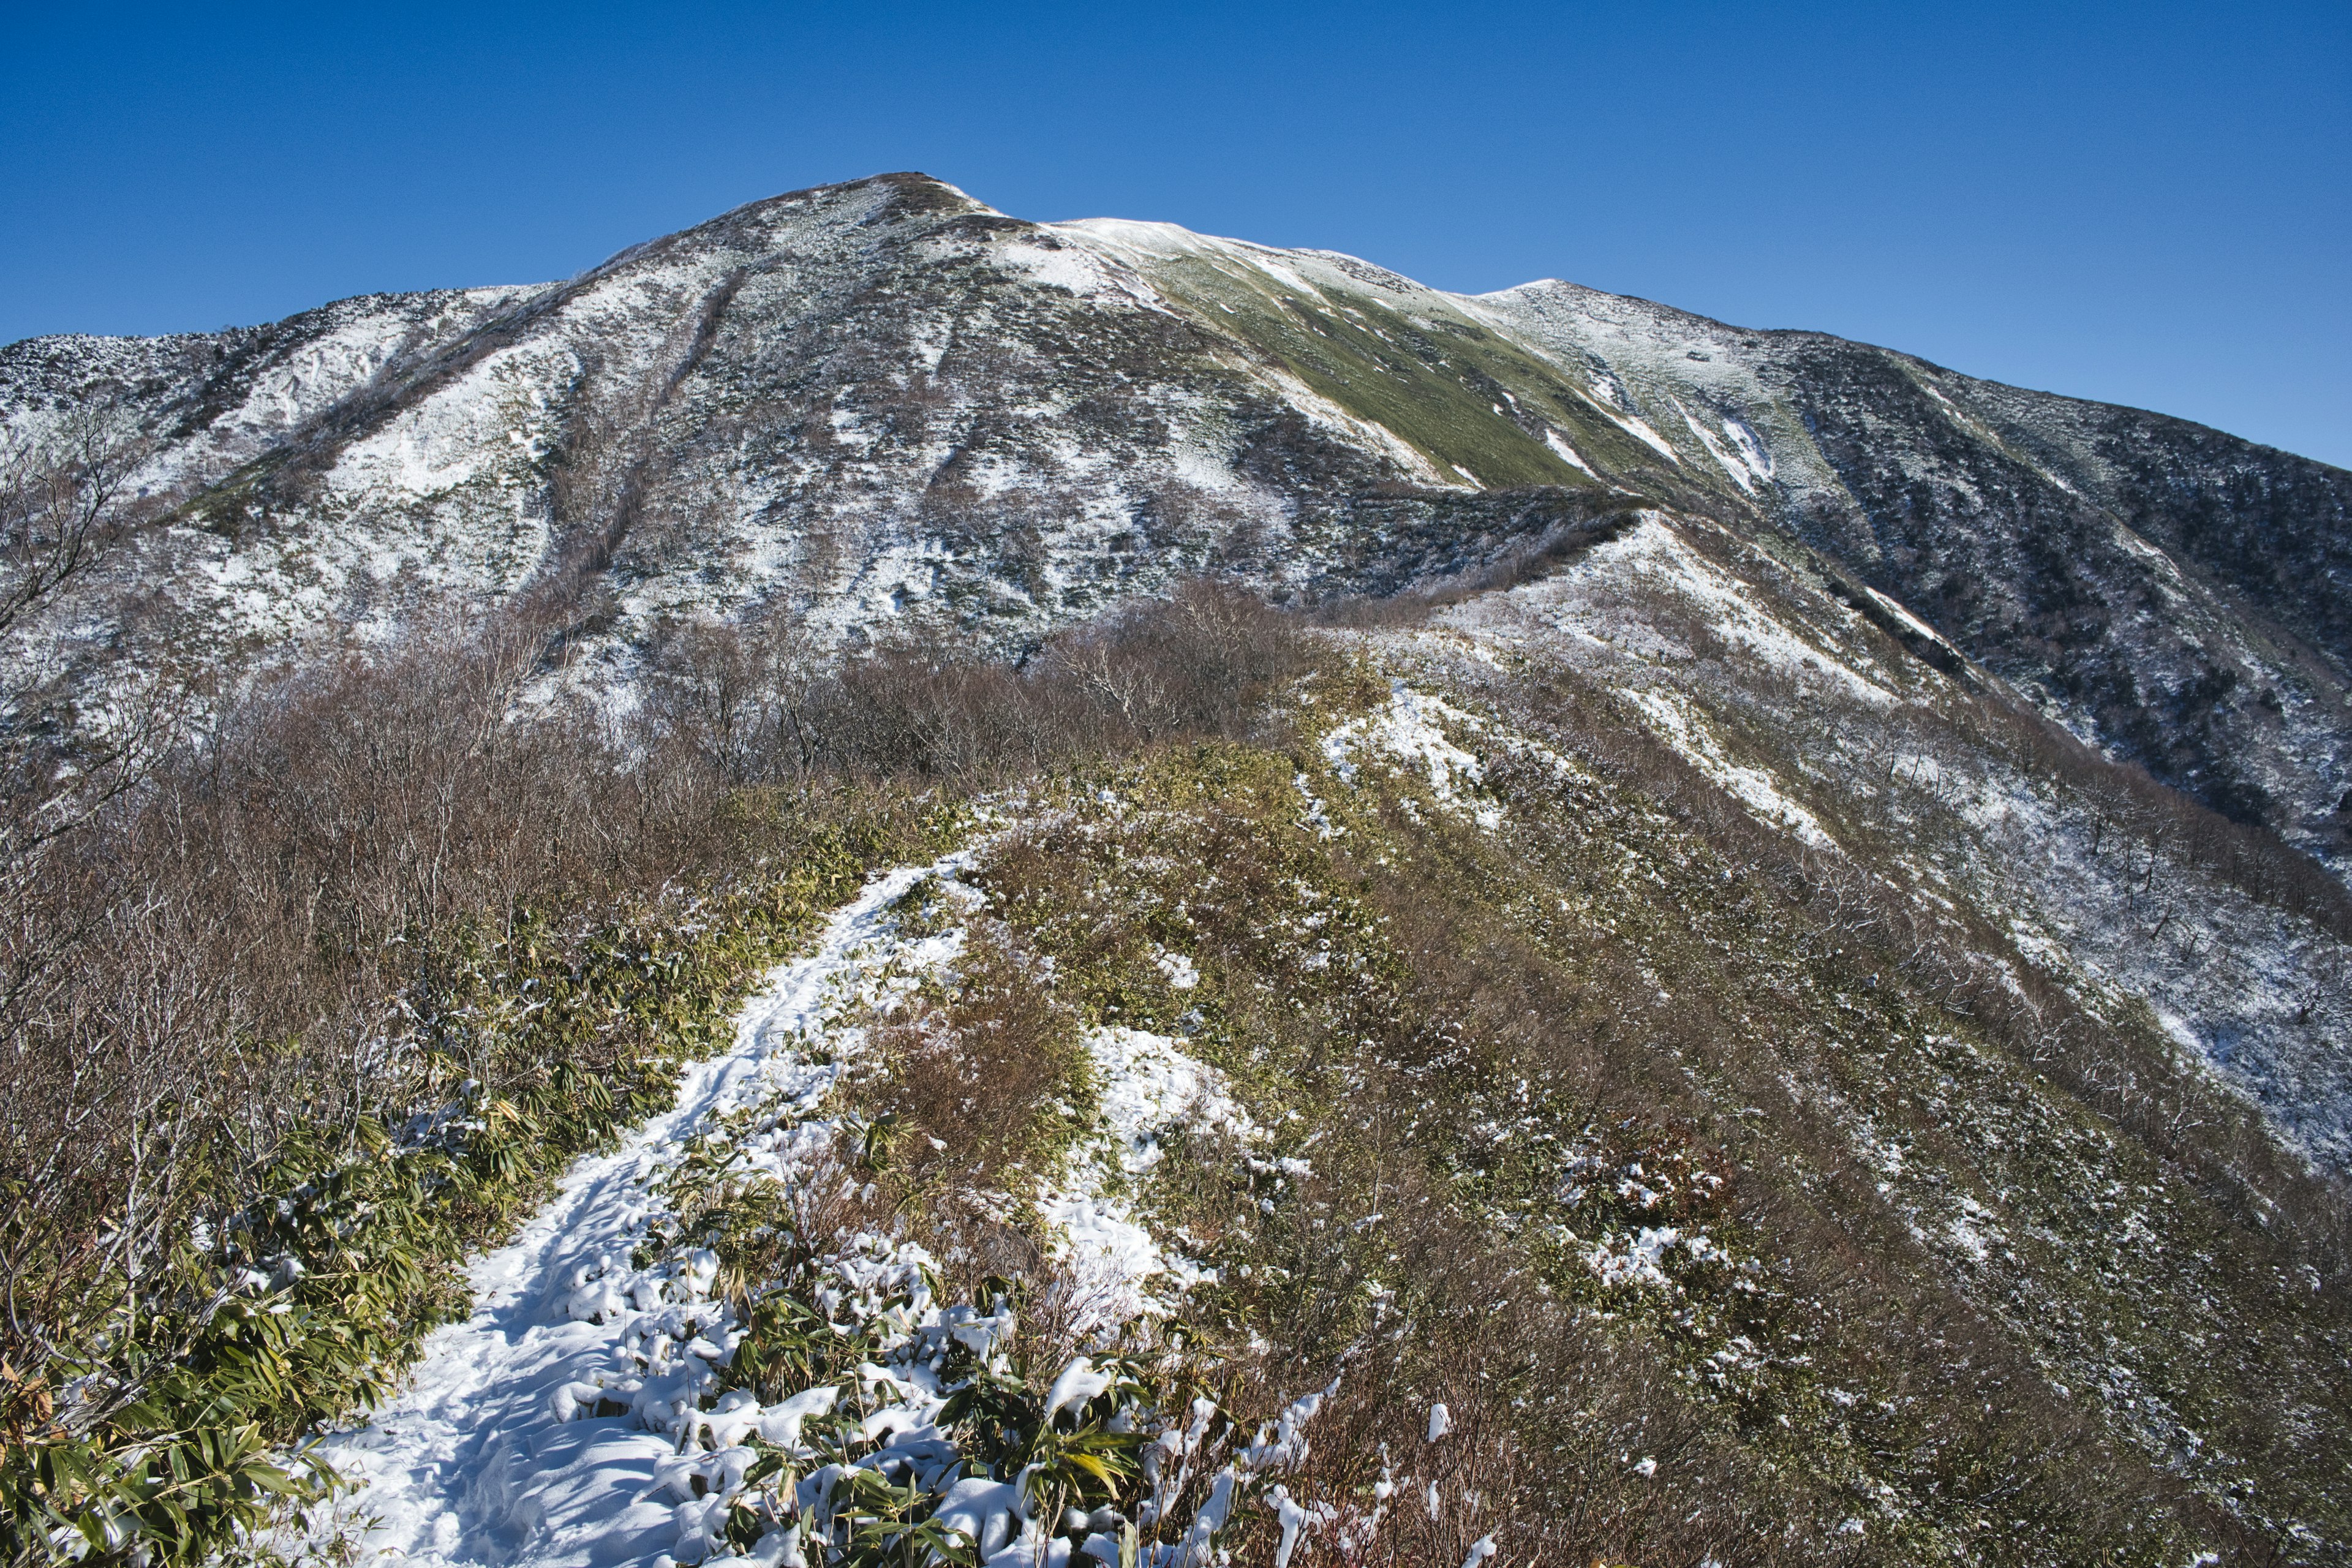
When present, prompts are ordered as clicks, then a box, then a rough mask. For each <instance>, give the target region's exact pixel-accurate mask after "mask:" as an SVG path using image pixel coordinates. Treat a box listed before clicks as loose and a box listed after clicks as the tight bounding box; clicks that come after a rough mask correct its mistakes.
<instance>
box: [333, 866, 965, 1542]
mask: <svg viewBox="0 0 2352 1568" xmlns="http://www.w3.org/2000/svg"><path fill="white" fill-rule="evenodd" d="M970 863H971V858H970V855H969V853H968V852H959V853H957V854H955V855H950V856H948V857H946V858H943V859H941V860H940V861H939V862H937V863H935V864H933V865H931V866H928V867H905V868H898V869H897V870H894V871H891V872H889V873H887V874H886V875H883V876H881V877H877V879H874V880H872V881H870V882H869V883H867V884H866V888H865V889H864V890H863V891H861V892H860V893H859V894H858V896H857V897H856V899H854V900H851V901H850V902H849V903H848V904H847V905H845V906H844V907H843V908H842V909H841V910H837V911H836V912H835V914H834V915H833V917H832V918H831V920H830V921H828V922H827V924H826V926H825V928H824V932H823V934H822V936H821V937H820V939H819V941H818V942H817V945H816V948H815V950H814V952H811V953H810V954H808V955H807V956H806V957H804V958H801V959H797V960H794V961H793V962H792V963H786V964H783V965H782V966H780V967H779V968H778V969H777V970H776V971H774V972H773V973H772V974H770V975H769V976H768V978H767V981H766V983H765V984H763V985H762V986H761V989H760V991H759V993H758V994H755V995H754V996H753V997H752V998H751V1001H750V1002H749V1003H747V1004H746V1005H745V1006H744V1008H743V1011H742V1012H741V1014H740V1016H739V1017H738V1019H737V1024H736V1032H735V1042H734V1044H733V1046H732V1047H730V1048H729V1049H728V1050H727V1051H725V1052H724V1053H722V1054H721V1055H719V1056H716V1057H713V1058H709V1059H708V1060H706V1061H702V1062H698V1063H696V1064H695V1065H693V1066H692V1067H691V1068H688V1070H687V1073H686V1075H685V1079H684V1081H683V1082H682V1084H681V1085H680V1087H679V1090H678V1097H677V1104H676V1106H675V1108H674V1109H672V1110H669V1111H667V1112H666V1113H665V1114H663V1115H660V1116H657V1117H655V1118H654V1119H652V1120H651V1121H647V1122H646V1124H645V1125H644V1126H643V1127H642V1128H640V1129H639V1130H638V1131H636V1132H635V1133H634V1134H632V1135H631V1136H630V1137H629V1138H628V1139H627V1140H626V1141H625V1142H624V1143H623V1144H622V1146H621V1147H620V1148H619V1149H617V1150H615V1151H614V1152H612V1153H609V1154H603V1155H595V1156H591V1157H589V1158H586V1159H583V1160H582V1161H581V1162H580V1163H578V1164H576V1165H575V1166H573V1167H572V1170H571V1171H570V1172H569V1173H567V1174H566V1175H565V1177H564V1179H563V1182H562V1186H561V1187H560V1188H559V1189H558V1191H557V1193H556V1195H555V1197H554V1199H553V1201H551V1203H550V1204H549V1205H547V1206H546V1207H545V1208H544V1209H542V1210H541V1212H540V1213H539V1214H538V1215H535V1216H534V1217H533V1218H532V1219H531V1220H530V1222H529V1223H528V1224H527V1225H525V1226H523V1228H522V1231H521V1233H520V1235H518V1236H517V1237H515V1239H514V1240H513V1241H512V1242H510V1243H509V1244H508V1245H507V1246H505V1247H499V1248H498V1249H497V1250H496V1251H493V1252H490V1253H488V1254H486V1255H485V1256H483V1257H482V1258H479V1259H478V1261H476V1262H475V1263H474V1264H473V1265H472V1267H471V1268H470V1269H469V1270H468V1275H469V1278H470V1280H471V1282H472V1286H473V1289H474V1296H475V1301H476V1306H475V1310H474V1314H473V1316H472V1317H471V1318H470V1319H468V1320H467V1321H465V1322H463V1323H456V1324H451V1325H449V1326H447V1327H445V1328H443V1329H441V1330H439V1331H436V1333H434V1334H433V1335H432V1336H431V1337H430V1338H429V1339H428V1340H427V1341H426V1342H425V1353H424V1357H423V1360H422V1361H421V1362H420V1363H419V1364H418V1365H417V1367H416V1369H415V1374H414V1375H413V1377H412V1378H411V1379H410V1381H409V1384H408V1385H407V1387H406V1388H405V1390H404V1392H403V1393H402V1394H399V1395H398V1396H397V1397H396V1398H395V1399H394V1400H392V1401H391V1402H390V1403H388V1404H387V1405H384V1406H383V1408H382V1409H380V1410H379V1411H378V1412H376V1414H375V1415H374V1418H373V1420H372V1421H370V1422H369V1423H368V1424H367V1425H366V1426H363V1427H361V1428H359V1429H357V1430H355V1431H352V1432H347V1433H342V1434H338V1435H336V1436H332V1437H331V1438H329V1439H327V1440H326V1441H325V1442H323V1443H322V1444H321V1445H320V1457H321V1458H324V1459H326V1461H327V1462H328V1463H330V1464H331V1465H332V1466H334V1467H335V1468H336V1469H337V1470H339V1471H340V1472H341V1473H342V1475H343V1476H344V1477H345V1478H346V1479H349V1480H351V1481H352V1482H353V1483H355V1489H354V1491H353V1492H352V1494H351V1495H350V1496H349V1497H348V1498H347V1499H346V1500H345V1503H344V1507H343V1509H342V1510H341V1513H342V1516H343V1517H344V1518H345V1519H346V1520H347V1521H350V1523H351V1524H352V1525H354V1526H357V1527H360V1528H362V1530H363V1542H362V1543H363V1548H364V1551H365V1552H366V1554H368V1555H374V1554H377V1553H383V1554H386V1555H397V1556H401V1557H405V1558H409V1559H413V1560H415V1561H418V1562H422V1563H448V1564H453V1565H454V1564H499V1565H505V1564H541V1563H544V1564H550V1565H555V1564H562V1565H564V1568H575V1565H581V1568H586V1565H593V1568H602V1565H605V1564H621V1563H650V1562H652V1560H653V1559H655V1558H656V1557H657V1556H659V1555H661V1554H662V1553H664V1552H667V1551H669V1550H670V1549H671V1548H672V1547H673V1546H674V1545H675V1543H676V1542H677V1525H676V1523H675V1521H674V1517H673V1502H672V1500H670V1499H669V1498H668V1497H667V1492H666V1491H662V1490H661V1488H662V1486H663V1478H662V1477H661V1476H660V1475H658V1474H657V1468H658V1467H660V1466H661V1465H662V1463H663V1461H665V1460H669V1459H672V1458H674V1456H675V1455H676V1453H677V1442H676V1440H675V1439H674V1438H673V1437H672V1436H670V1435H669V1434H667V1433H666V1432H663V1431H658V1430H651V1429H647V1428H646V1426H645V1425H644V1424H643V1423H641V1422H638V1421H635V1420H632V1419H630V1418H627V1417H618V1416H614V1417H607V1418H603V1419H586V1420H579V1419H566V1417H568V1416H570V1415H572V1406H573V1405H575V1404H577V1403H579V1401H577V1400H575V1399H572V1398H571V1397H569V1396H567V1394H566V1391H567V1390H575V1389H579V1388H580V1385H582V1384H585V1383H589V1382H591V1381H593V1379H594V1378H595V1375H596V1374H597V1373H600V1372H601V1373H611V1372H612V1371H613V1370H614V1368H615V1367H616V1366H619V1367H626V1366H627V1365H629V1364H630V1359H629V1350H630V1348H631V1346H632V1345H635V1344H641V1343H643V1342H644V1341H645V1340H646V1338H647V1337H648V1336H649V1335H652V1334H655V1333H662V1332H667V1333H670V1334H672V1335H674V1336H675V1337H676V1342H677V1343H678V1345H679V1346H680V1347H681V1348H682V1349H683V1351H684V1352H687V1353H685V1354H683V1355H680V1356H678V1358H677V1362H676V1363H674V1364H676V1365H677V1366H679V1367H681V1368H682V1369H683V1370H681V1371H679V1372H678V1373H677V1374H676V1375H675V1376H673V1377H672V1378H671V1379H670V1380H669V1383H668V1384H667V1385H665V1386H664V1387H662V1388H659V1389H656V1388H655V1387H651V1386H648V1387H647V1388H646V1391H645V1393H646V1394H647V1395H653V1394H662V1393H667V1394H679V1395H685V1396H688V1397H691V1394H692V1392H693V1387H694V1379H695V1378H696V1377H698V1376H702V1377H707V1376H708V1373H707V1371H704V1370H703V1368H704V1366H705V1364H706V1363H707V1361H710V1360H716V1359H718V1356H719V1347H717V1346H712V1345H708V1344H706V1343H705V1342H703V1341H701V1340H700V1339H699V1337H698V1335H697V1327H698V1324H699V1325H702V1326H709V1327H711V1328H712V1329H713V1331H717V1325H716V1323H715V1322H714V1321H712V1319H713V1314H712V1313H711V1312H710V1311H709V1310H705V1309H698V1307H697V1306H696V1305H695V1303H694V1301H693V1300H691V1299H689V1300H686V1301H685V1302H684V1304H683V1305H678V1304H668V1305H667V1307H666V1302H665V1300H664V1297H663V1294H662V1292H661V1290H660V1289H659V1288H658V1287H656V1288H654V1289H650V1290H649V1289H648V1288H647V1286H646V1281H645V1279H643V1277H642V1276H639V1277H637V1278H636V1279H634V1280H632V1279H629V1275H630V1269H629V1266H628V1255H629V1251H630V1248H631V1247H632V1246H633V1244H634V1242H635V1238H636V1237H637V1236H638V1235H639V1233H640V1231H641V1228H642V1225H643V1222H644V1220H645V1219H646V1216H647V1215H648V1214H649V1213H650V1212H651V1211H652V1209H653V1207H654V1204H655V1200H654V1196H653V1192H652V1189H653V1185H654V1184H655V1183H656V1181H657V1180H658V1179H659V1177H660V1175H661V1173H662V1172H663V1170H664V1169H665V1168H666V1167H667V1165H668V1164H669V1163H671V1162H672V1161H673V1160H674V1159H675V1158H676V1157H677V1153H678V1152H679V1151H680V1149H681V1148H682V1147H683V1145H684V1144H685V1143H686V1142H687V1140H688V1138H689V1137H690V1136H691V1135H692V1134H693V1132H694V1131H695V1129H696V1128H697V1127H698V1125H700V1124H701V1123H702V1122H703V1121H704V1119H705V1118H706V1117H708V1116H709V1115H710V1114H712V1113H713V1112H715V1111H723V1110H729V1109H731V1108H733V1107H735V1106H739V1105H742V1104H745V1103H749V1102H750V1101H751V1100H754V1099H767V1098H771V1097H773V1096H776V1095H778V1094H779V1093H781V1094H783V1095H786V1096H789V1097H791V1098H793V1099H794V1100H800V1101H802V1102H803V1103H804V1104H805V1105H807V1106H808V1107H809V1108H811V1109H814V1106H815V1104H816V1103H817V1102H818V1101H819V1100H822V1099H823V1097H824V1093H825V1091H826V1090H827V1089H829V1088H830V1087H831V1085H832V1082H833V1079H834V1077H835V1071H836V1069H835V1068H833V1067H830V1066H826V1065H824V1064H822V1063H820V1062H817V1061H814V1060H812V1059H811V1058H812V1053H811V1052H809V1051H808V1050H806V1049H805V1048H804V1047H806V1045H807V1044H808V1043H809V1041H810V1040H811V1039H812V1038H813V1037H816V1036H820V1035H822V1034H823V1033H824V1030H825V1029H826V1027H827V1026H828V1019H827V1013H828V1009H829V1007H830V1006H832V1005H835V1004H837V1003H838V1002H839V1001H841V1000H842V999H843V997H844V995H845V993H849V992H854V991H855V990H856V989H857V983H858V982H859V981H861V980H863V979H866V978H867V977H870V976H871V975H872V974H873V973H874V972H875V970H876V969H877V958H878V956H879V955H881V954H882V953H884V952H886V951H887V949H889V948H890V947H891V946H892V941H891V939H892V930H891V921H890V920H889V917H888V914H887V910H888V909H889V907H890V906H891V904H893V903H894V902H896V901H897V900H898V899H899V898H900V897H901V896H902V895H903V894H905V893H906V892H907V891H908V889H910V888H912V887H913V886H914V885H915V884H916V883H917V882H918V881H919V880H920V879H922V878H923V877H925V876H929V875H937V876H940V877H942V878H951V877H953V876H954V875H955V874H956V873H957V872H959V871H961V870H962V869H964V868H966V867H968V866H969V865H970ZM900 946H901V951H902V952H904V953H905V955H906V956H908V957H910V958H913V959H915V960H916V961H917V962H918V963H924V962H930V963H936V962H940V961H942V960H944V959H945V958H947V957H949V956H950V955H951V951H952V940H951V939H940V938H934V939H931V940H930V941H929V942H918V943H908V944H900ZM934 946H936V947H940V949H941V950H942V951H940V952H928V951H922V950H925V949H928V948H930V947H934ZM681 1283H685V1284H688V1285H689V1287H691V1286H692V1285H697V1284H698V1285H699V1286H700V1287H705V1288H707V1286H708V1284H709V1281H708V1279H703V1280H700V1281H698V1282H681ZM625 1291H626V1292H630V1293H628V1294H625V1293H624V1292H625ZM596 1292H601V1293H602V1294H601V1295H595V1294H593V1293H596ZM700 1294H701V1290H700V1289H692V1288H689V1289H686V1290H684V1291H679V1290H677V1289H673V1291H672V1292H671V1294H670V1295H669V1297H668V1302H670V1303H677V1301H678V1300H679V1297H680V1296H681V1295H684V1296H686V1297H688V1298H694V1297H698V1296H699V1295H700ZM648 1297H650V1299H648ZM632 1309H634V1310H632ZM597 1317H601V1318H603V1319H604V1321H593V1318H597ZM664 1343H665V1345H667V1344H668V1343H669V1342H668V1341H665V1342H664ZM705 1351H708V1352H709V1356H708V1357H703V1356H702V1354H701V1352H705ZM582 1392H583V1393H585V1392H586V1391H585V1390H582ZM592 1397H593V1396H592Z"/></svg>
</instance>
